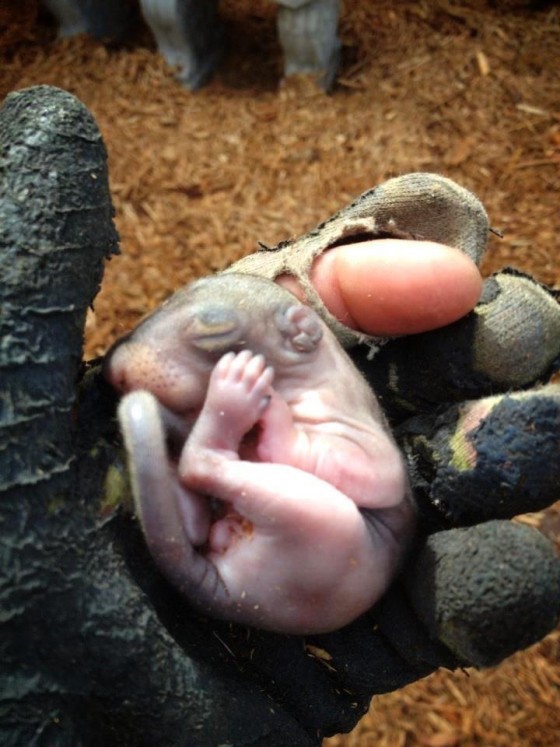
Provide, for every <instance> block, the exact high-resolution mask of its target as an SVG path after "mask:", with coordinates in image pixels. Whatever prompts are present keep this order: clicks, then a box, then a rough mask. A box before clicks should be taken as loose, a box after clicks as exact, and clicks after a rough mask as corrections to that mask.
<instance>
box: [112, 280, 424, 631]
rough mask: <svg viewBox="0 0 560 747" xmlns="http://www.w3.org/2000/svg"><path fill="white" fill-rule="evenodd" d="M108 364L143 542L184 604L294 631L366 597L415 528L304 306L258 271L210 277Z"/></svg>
mask: <svg viewBox="0 0 560 747" xmlns="http://www.w3.org/2000/svg"><path fill="white" fill-rule="evenodd" d="M105 372H106V376H107V378H108V379H109V381H110V382H111V383H113V385H115V386H116V387H117V388H118V389H120V390H121V391H123V392H132V393H131V394H128V395H127V396H126V397H124V399H123V401H122V402H121V405H120V408H119V418H120V422H121V426H122V429H123V433H124V436H125V443H126V447H127V450H128V453H129V459H130V463H131V475H132V482H133V493H134V497H135V505H136V510H137V513H138V515H139V518H140V521H141V525H142V529H143V532H144V535H145V537H146V541H147V543H148V546H149V548H150V551H151V553H152V555H153V557H154V559H155V560H156V562H157V563H158V565H159V566H160V568H161V569H162V571H163V572H164V573H165V574H166V575H167V577H168V578H169V579H170V581H171V582H172V583H174V584H175V585H176V586H177V587H178V588H179V589H180V590H181V591H182V592H183V593H184V594H185V595H186V596H187V597H188V598H189V600H190V601H191V602H192V603H193V604H195V605H197V606H198V607H199V608H201V609H202V610H204V611H205V612H208V613H210V614H213V615H215V616H217V617H222V618H225V619H229V620H233V621H237V622H241V623H246V624H249V625H254V626H256V627H261V628H265V629H268V630H273V631H277V632H283V633H294V634H305V633H320V632H327V631H330V630H335V629H337V628H340V627H342V626H344V625H346V624H348V623H350V622H351V621H352V620H354V619H355V618H356V617H358V616H359V615H360V614H362V613H363V612H365V611H366V610H367V609H368V608H369V607H371V606H372V605H373V604H374V603H375V602H376V601H377V600H378V599H379V597H380V596H381V595H382V594H383V592H384V591H385V590H386V588H387V586H388V585H389V583H390V582H391V580H392V579H393V577H394V575H395V573H396V572H397V570H398V568H399V565H400V563H401V561H402V558H403V555H404V553H405V552H406V549H407V546H408V544H409V541H410V539H411V537H412V535H413V531H414V510H413V507H412V502H411V500H410V496H409V489H408V481H407V476H406V469H405V466H404V462H403V459H402V456H401V454H400V452H399V450H398V448H397V446H396V444H395V442H394V440H393V439H392V437H391V435H390V432H389V429H388V427H387V425H386V423H385V421H384V419H383V415H382V413H381V410H380V408H379V405H378V403H377V400H376V398H375V396H374V394H373V392H372V391H371V390H370V388H369V387H368V386H367V385H366V383H365V382H364V380H363V379H362V377H361V376H360V374H359V373H358V371H357V370H356V368H355V367H354V365H353V364H352V362H351V361H350V359H349V358H348V356H347V355H346V353H345V352H344V351H343V350H342V348H341V347H340V345H339V344H338V342H337V341H336V339H335V337H334V336H333V335H332V333H331V332H330V331H329V330H328V329H327V327H326V326H325V325H324V324H323V322H322V321H321V320H320V319H319V317H318V316H317V315H316V314H315V312H313V311H312V310H311V309H309V308H307V307H306V306H304V305H303V304H301V303H299V302H298V301H297V300H296V299H295V298H294V297H293V296H292V295H291V294H290V293H288V292H287V291H285V290H283V289H281V288H279V287H278V286H277V285H275V284H273V283H271V282H270V281H267V280H262V279H260V278H256V277H248V276H241V275H234V274H228V275H222V276H217V277H214V278H208V279H205V280H202V281H198V282H197V283H194V284H193V285H192V286H190V287H189V288H187V289H186V290H185V291H180V292H179V294H176V295H175V296H174V297H172V299H171V300H170V301H169V302H168V304H166V305H164V306H163V307H162V308H161V309H160V310H158V311H157V312H156V313H155V314H153V315H152V316H151V317H148V319H147V320H145V321H144V322H143V323H142V324H141V325H139V327H138V328H137V329H136V330H135V331H134V332H133V333H132V334H131V335H130V336H129V337H128V338H125V339H124V340H123V341H121V342H120V343H117V345H116V346H115V347H114V348H113V350H112V351H110V353H109V355H108V357H107V360H106V364H105ZM255 426H258V427H257V428H255ZM170 432H171V433H172V435H173V436H174V438H175V440H178V439H179V440H180V441H181V446H180V449H179V451H178V454H177V456H176V458H175V457H174V456H173V455H170V454H169V453H168V450H167V447H166V436H169V433H170ZM247 434H249V437H247ZM208 496H211V498H209V497H208ZM216 499H217V500H216Z"/></svg>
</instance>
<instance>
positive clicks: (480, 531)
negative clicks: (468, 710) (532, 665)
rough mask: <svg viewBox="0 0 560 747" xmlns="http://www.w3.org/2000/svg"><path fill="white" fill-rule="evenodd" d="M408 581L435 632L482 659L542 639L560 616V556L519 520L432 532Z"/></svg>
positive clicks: (467, 657)
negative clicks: (518, 521)
mask: <svg viewBox="0 0 560 747" xmlns="http://www.w3.org/2000/svg"><path fill="white" fill-rule="evenodd" d="M404 583H405V585H406V591H407V594H408V596H409V599H410V600H411V602H412V606H413V607H414V609H415V611H416V613H417V614H418V616H419V618H420V620H422V622H423V623H424V625H425V626H426V629H427V630H428V632H429V634H430V636H431V637H432V638H433V639H435V640H438V641H440V642H442V643H444V644H445V645H446V646H447V648H448V649H449V650H450V651H451V652H452V653H453V654H454V655H455V656H456V657H457V658H458V660H459V661H460V662H462V663H466V664H474V665H476V666H479V667H481V666H491V665H494V664H497V663H498V662H500V661H501V660H502V659H504V658H505V657H506V656H509V655H510V654H512V653H514V652H515V651H518V650H520V649H522V648H525V647H527V646H529V645H531V644H533V643H536V642H537V641H538V640H540V639H541V638H542V637H543V636H545V635H546V634H547V633H549V632H550V631H551V630H552V629H553V628H554V627H555V626H556V625H557V623H558V620H559V618H560V558H559V557H558V556H557V555H556V553H555V550H554V545H553V544H552V543H551V542H550V541H549V540H547V539H546V538H545V537H544V536H543V535H542V534H541V533H540V532H538V531H537V530H536V529H534V528H532V527H529V526H527V525H525V524H520V523H517V522H511V521H490V522H486V523H485V524H481V525H479V526H475V527H468V528H462V529H451V530H449V531H446V532H437V533H436V534H433V535H431V536H430V537H428V538H427V539H426V541H425V543H424V544H423V546H422V547H421V549H420V550H419V552H418V553H417V554H416V556H415V558H414V561H413V562H411V563H410V564H409V567H408V569H407V572H406V573H405V576H404Z"/></svg>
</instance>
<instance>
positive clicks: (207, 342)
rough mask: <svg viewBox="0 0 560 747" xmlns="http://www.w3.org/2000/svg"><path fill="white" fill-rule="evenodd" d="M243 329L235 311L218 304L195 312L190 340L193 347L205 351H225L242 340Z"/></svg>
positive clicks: (190, 330)
mask: <svg viewBox="0 0 560 747" xmlns="http://www.w3.org/2000/svg"><path fill="white" fill-rule="evenodd" d="M242 329H243V327H242V324H241V320H240V319H239V317H238V315H237V314H236V313H235V311H233V310H232V309H231V308H226V307H224V306H220V305H219V304H217V305H216V306H210V307H209V308H205V309H204V310H201V311H198V312H196V313H194V314H193V317H192V319H191V322H190V324H189V340H190V342H191V344H192V345H193V347H195V348H196V349H197V350H201V351H203V352H205V353H219V352H224V353H225V352H227V351H228V350H231V349H232V347H235V346H236V345H237V343H239V342H240V340H241V338H242Z"/></svg>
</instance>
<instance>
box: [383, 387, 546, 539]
mask: <svg viewBox="0 0 560 747" xmlns="http://www.w3.org/2000/svg"><path fill="white" fill-rule="evenodd" d="M559 428H560V386H558V385H554V384H550V385H548V386H545V387H542V388H541V389H537V390H534V391H529V392H518V393H513V394H507V395H496V396H494V397H488V398H486V399H481V400H476V401H473V402H467V403H464V404H462V405H454V406H452V407H451V408H449V409H448V410H446V411H445V412H443V413H442V414H440V415H439V416H438V417H436V418H434V417H430V416H418V417H416V418H412V419H411V420H409V421H407V422H406V423H405V424H404V425H403V426H401V428H400V429H399V430H398V433H397V438H398V440H399V442H400V443H401V445H402V447H403V448H404V450H405V452H406V454H407V457H408V460H409V466H410V475H411V483H412V486H413V490H414V494H415V498H416V501H417V505H418V508H419V513H420V519H421V522H423V524H424V527H425V528H428V529H434V528H436V529H441V528H449V527H452V526H465V525H469V524H476V523H479V522H482V521H488V520H490V519H496V518H502V519H504V518H511V517H513V516H516V515H518V514H522V513H528V512H531V511H538V510H541V509H543V508H546V507H547V506H549V505H550V504H551V503H553V502H554V501H555V500H557V499H558V486H559V485H560V458H559V457H560V440H559V439H558V432H559Z"/></svg>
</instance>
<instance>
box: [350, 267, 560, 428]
mask: <svg viewBox="0 0 560 747" xmlns="http://www.w3.org/2000/svg"><path fill="white" fill-rule="evenodd" d="M352 357H353V358H354V359H355V360H356V362H357V364H358V365H359V367H360V368H361V369H362V370H364V371H366V376H367V378H368V380H369V382H370V384H371V385H372V386H373V388H374V390H375V392H376V393H377V394H378V396H379V397H380V398H381V399H382V401H383V406H384V408H385V411H386V413H387V414H388V416H389V418H390V420H392V421H393V422H394V423H396V422H399V421H400V420H402V419H403V418H405V417H410V416H411V415H414V414H415V413H419V412H429V411H431V410H432V409H433V408H434V406H435V405H438V404H441V403H442V402H461V401H463V400H465V399H474V398H475V397H480V396H486V395H489V394H495V393H498V392H505V391H509V390H511V389H521V388H527V387H530V386H533V385H534V384H535V383H537V382H544V381H546V380H548V379H549V377H550V375H551V373H552V372H553V371H554V370H555V369H556V368H557V367H558V365H559V363H560V305H559V304H558V302H557V300H556V294H555V293H554V292H553V291H551V290H550V289H549V288H547V287H545V286H544V285H541V284H540V283H538V282H537V281H536V280H535V279H534V278H532V277H530V276H528V275H525V274H522V273H520V272H517V271H515V270H504V271H501V272H499V273H497V274H496V275H494V276H492V277H491V278H489V279H488V280H486V281H485V283H484V290H483V294H482V297H481V299H480V302H479V303H478V305H477V306H476V308H475V309H474V311H472V312H471V313H470V314H468V315H467V316H465V317H463V318H462V319H459V320H458V321H457V322H454V323H453V324H450V325H449V326H447V327H442V328H441V329H437V330H434V331H432V332H425V333H422V334H418V335H411V336H409V337H402V338H399V339H394V340H390V341H389V342H388V343H387V344H386V345H385V346H384V347H383V348H382V349H381V350H380V351H379V353H378V354H377V355H376V357H375V360H374V362H373V364H372V363H368V361H367V354H366V353H365V352H364V351H363V350H360V349H357V350H355V351H352Z"/></svg>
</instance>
